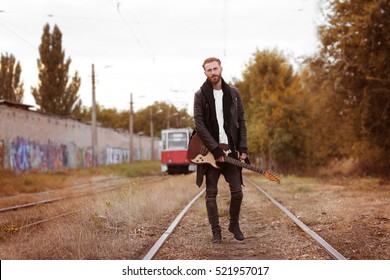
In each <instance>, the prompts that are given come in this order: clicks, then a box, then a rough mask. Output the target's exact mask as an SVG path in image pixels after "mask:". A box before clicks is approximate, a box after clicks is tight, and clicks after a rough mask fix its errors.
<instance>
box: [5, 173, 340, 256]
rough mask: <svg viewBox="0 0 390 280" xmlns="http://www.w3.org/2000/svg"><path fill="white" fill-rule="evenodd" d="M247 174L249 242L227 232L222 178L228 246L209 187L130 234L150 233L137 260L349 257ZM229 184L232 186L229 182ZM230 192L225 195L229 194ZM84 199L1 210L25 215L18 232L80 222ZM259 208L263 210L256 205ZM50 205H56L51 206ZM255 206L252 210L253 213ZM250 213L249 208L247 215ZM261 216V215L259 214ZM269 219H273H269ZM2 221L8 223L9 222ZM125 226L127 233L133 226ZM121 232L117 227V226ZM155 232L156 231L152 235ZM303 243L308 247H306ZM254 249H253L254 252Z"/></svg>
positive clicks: (225, 213)
mask: <svg viewBox="0 0 390 280" xmlns="http://www.w3.org/2000/svg"><path fill="white" fill-rule="evenodd" d="M167 177H168V180H167V181H164V180H165V179H162V178H161V177H158V178H149V179H146V180H145V181H142V182H141V181H140V182H139V183H140V184H141V185H140V187H141V188H143V186H146V184H148V183H149V184H151V183H152V182H154V181H157V182H156V183H157V184H160V185H166V184H168V183H169V184H173V185H177V183H178V182H179V181H176V180H177V179H175V178H172V177H170V176H167ZM184 178H185V179H184ZM244 178H245V181H246V185H247V187H246V188H244V197H245V198H244V205H243V211H244V213H243V215H241V217H242V218H241V221H242V223H241V227H242V229H243V232H244V234H245V236H246V240H245V241H244V242H238V241H235V240H234V239H233V237H232V236H231V234H230V233H227V230H226V228H227V224H226V223H227V220H228V211H227V210H226V209H227V208H228V200H229V199H230V195H229V194H228V195H226V193H227V192H228V187H227V184H226V183H224V182H222V186H221V188H220V196H221V197H222V198H223V199H222V202H219V206H220V208H221V209H220V214H221V215H220V216H221V218H222V221H221V226H223V228H224V229H225V230H224V231H223V242H222V244H219V245H221V246H222V247H219V245H215V244H212V243H211V242H210V240H211V233H210V229H209V225H208V222H207V219H206V218H205V216H206V214H205V212H204V211H205V207H204V201H202V200H201V199H199V198H201V197H203V194H204V191H205V189H204V188H203V189H202V190H201V191H200V192H197V194H196V195H195V197H193V198H192V200H191V198H189V197H191V196H188V195H187V197H188V198H187V199H189V200H191V202H190V203H188V204H187V205H186V206H185V207H184V209H183V210H182V211H181V212H180V213H179V215H178V216H177V217H176V218H175V219H172V218H171V219H170V218H169V217H167V218H166V219H165V220H164V223H161V224H160V225H159V226H156V224H153V225H152V229H148V228H143V229H142V228H140V231H138V230H137V231H134V234H131V233H130V234H129V237H130V238H137V236H140V237H141V236H144V237H143V239H141V240H140V241H138V242H139V243H138V244H140V248H144V249H142V251H141V250H140V251H139V253H135V252H134V251H133V252H132V250H134V248H131V247H129V253H130V252H132V253H131V255H132V256H133V257H134V258H135V259H144V260H150V259H197V258H200V259H224V258H228V259H242V258H245V259H301V258H302V259H312V255H311V254H313V252H314V254H315V255H314V259H330V258H333V259H339V260H342V259H346V258H345V257H344V256H342V255H341V254H340V253H338V252H337V251H336V250H335V249H334V248H333V247H332V246H331V245H330V244H328V243H327V242H326V241H325V240H323V239H322V238H321V237H320V236H319V235H318V234H316V233H315V232H314V231H312V230H311V229H310V228H309V227H307V226H306V225H304V224H303V223H302V222H301V221H300V220H299V219H298V218H297V217H295V216H294V215H293V214H292V213H291V212H290V211H288V210H287V209H286V208H285V207H284V206H282V204H281V203H279V202H277V201H276V200H275V199H273V198H272V197H271V196H270V195H269V194H268V193H267V192H265V191H264V189H263V188H261V187H260V186H259V185H258V184H256V182H254V181H253V180H251V179H249V178H246V176H245V177H244ZM255 178H256V177H255ZM180 182H181V183H179V184H183V185H186V184H190V185H188V186H186V188H188V187H191V188H193V187H195V186H194V185H191V184H193V178H191V177H188V176H187V177H182V179H180ZM187 182H189V183H187ZM190 182H192V183H190ZM125 183H126V182H125ZM142 184H144V185H142ZM223 184H226V185H225V186H224V185H223ZM121 187H123V184H122V185H121V184H119V185H118V186H115V187H114V186H109V187H107V185H106V187H101V188H99V189H96V186H95V187H94V188H92V189H94V192H93V193H92V192H90V193H89V195H92V194H97V193H100V192H103V191H110V190H116V189H120V188H121ZM80 189H82V187H80ZM90 190H91V189H90ZM195 192H196V187H195V189H192V191H191V193H193V195H194V194H195ZM224 192H225V195H224V194H223V193H224ZM131 193H132V192H130V194H131ZM83 197H86V195H84V196H82V198H81V199H84V198H83ZM72 198H75V197H68V198H65V199H68V200H72ZM85 199H86V200H83V201H85V202H87V203H89V201H90V200H89V197H86V198H85ZM55 201H58V198H57V200H55V199H53V202H55ZM265 201H267V202H265ZM83 203H84V202H82V203H80V202H77V203H76V204H75V205H77V206H78V207H74V206H70V207H68V208H67V209H66V211H65V210H64V209H62V210H60V211H58V209H56V210H55V211H54V210H53V211H52V210H50V211H47V210H44V211H40V210H39V209H41V208H42V207H36V206H39V205H41V206H43V205H51V204H55V203H50V202H47V203H46V202H44V201H41V203H38V204H36V205H35V206H28V207H27V206H26V207H25V206H24V207H21V208H17V207H16V208H15V209H9V210H7V211H3V212H2V213H0V219H1V218H2V217H7V215H5V214H12V215H15V216H16V215H18V217H25V218H20V220H18V221H19V222H18V223H16V225H17V226H15V227H13V228H11V229H10V230H12V229H16V230H17V231H19V230H22V229H26V228H30V227H34V226H37V225H39V224H42V223H48V222H50V221H53V220H56V219H60V218H63V217H66V216H71V215H72V214H75V216H73V218H72V219H76V220H78V219H79V215H76V214H77V212H79V211H81V210H83V209H79V208H82V207H80V205H81V206H83ZM245 203H247V205H245ZM271 204H272V205H275V206H273V207H274V208H275V209H276V210H275V209H274V210H272V209H270V208H272V207H271V206H270V205H271ZM182 205H183V204H182ZM259 205H260V206H259ZM45 207H46V206H45ZM254 207H257V208H255V209H253V208H254ZM8 208H9V207H8ZM25 208H29V209H35V208H36V211H35V210H34V211H33V212H32V213H33V214H34V213H38V215H37V216H36V218H31V219H30V217H28V218H27V217H26V214H25V212H24V211H22V210H23V209H25ZM53 208H56V207H53ZM278 208H279V209H278ZM48 209H51V207H50V208H48ZM176 209H177V208H176ZM249 210H250V211H251V212H248V211H249ZM245 211H247V212H246V213H245ZM19 212H20V213H19ZM265 212H266V213H265ZM28 213H30V212H28ZM42 213H44V214H42ZM199 214H200V215H199ZM2 215H3V216H2ZM12 215H11V216H12ZM259 215H260V217H257V216H259ZM8 216H10V215H8ZM195 216H196V217H195ZM38 217H39V218H38ZM194 217H195V219H194ZM199 217H200V218H199ZM281 217H284V218H281ZM98 218H99V217H98ZM18 219H19V218H18ZM266 219H269V220H268V221H265V220H266ZM11 220H12V219H11ZM169 220H170V221H172V220H174V222H173V223H172V224H170V226H169V227H166V225H167V224H168V223H169ZM13 221H15V219H13ZM21 221H23V222H21ZM97 222H99V221H97ZM224 223H225V224H224ZM262 223H264V225H262ZM293 223H295V224H293ZM1 224H2V225H3V224H4V223H1ZM13 224H15V223H13ZM60 224H61V223H60ZM2 225H0V226H2ZM164 225H165V226H164ZM45 228H47V227H45ZM3 229H4V228H3ZM16 230H15V231H16ZM119 230H121V229H119ZM125 230H126V231H127V229H125ZM27 232H30V231H27ZM115 232H117V231H116V230H115ZM143 232H144V233H145V234H147V235H143V234H144V233H143ZM157 232H160V234H161V233H162V235H161V237H160V238H158V237H159V236H160V235H159V234H157V235H156V233H157ZM149 233H150V234H151V235H149ZM180 234H181V236H180ZM208 234H209V235H208ZM225 234H226V235H225ZM286 235H289V236H288V238H289V239H291V240H292V241H291V242H290V243H288V244H287V242H286V244H287V245H285V246H284V247H282V246H281V245H280V242H279V240H280V238H281V236H282V238H283V236H286ZM113 237H114V236H113ZM183 237H184V238H183ZM157 238H158V240H157ZM142 240H143V241H142ZM156 240H157V241H156ZM131 242H137V241H135V240H134V241H131ZM142 242H144V243H142ZM301 243H302V244H303V245H301ZM142 244H143V245H142ZM137 246H138V245H137ZM252 247H253V248H255V249H256V251H254V249H253V248H252ZM274 247H275V248H276V249H275V248H274ZM296 247H301V248H303V249H301V250H302V251H304V250H308V251H309V252H308V253H305V254H304V255H302V254H301V255H299V253H295V255H294V254H292V253H291V252H293V251H294V250H297V248H296ZM317 247H318V248H317ZM177 248H180V250H177ZM193 248H197V249H198V248H204V252H201V253H200V254H198V255H197V253H196V252H195V254H194V253H193V252H192V251H191V250H193ZM313 248H314V249H313ZM202 250H203V249H202ZM272 250H275V251H276V253H274V252H273V251H272ZM178 251H179V252H178ZM210 251H211V254H210ZM251 251H253V252H252V253H251ZM288 251H291V252H288ZM178 253H179V255H178ZM186 253H188V255H185V254H186ZM289 253H290V255H289ZM138 254H139V255H138ZM183 254H184V255H183ZM243 254H244V255H243ZM291 254H292V255H291ZM137 256H138V257H137ZM113 259H115V257H113Z"/></svg>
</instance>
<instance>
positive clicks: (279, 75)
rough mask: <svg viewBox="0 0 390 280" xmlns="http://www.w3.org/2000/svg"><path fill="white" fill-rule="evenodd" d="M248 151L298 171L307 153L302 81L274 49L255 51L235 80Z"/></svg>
mask: <svg viewBox="0 0 390 280" xmlns="http://www.w3.org/2000/svg"><path fill="white" fill-rule="evenodd" d="M236 86H237V87H238V89H239V90H240V93H241V96H242V100H243V104H244V107H245V116H246V119H247V130H248V142H249V149H250V152H251V153H255V154H258V155H259V156H260V157H261V158H262V159H264V161H265V164H266V165H267V166H272V165H276V166H278V168H279V169H280V170H282V171H283V172H289V171H293V170H298V169H299V168H300V167H301V166H300V165H302V164H303V163H304V160H305V158H306V157H307V155H306V149H305V147H306V145H305V142H306V135H305V133H306V131H307V116H306V112H307V103H306V99H305V95H306V92H305V91H304V90H303V88H302V84H301V80H300V77H299V76H298V75H296V74H295V73H294V72H293V69H292V66H291V65H290V64H289V63H288V62H287V59H286V58H285V57H284V56H283V55H282V54H281V53H279V52H277V51H276V50H274V51H268V50H266V51H262V52H260V51H257V52H256V53H255V54H254V55H253V57H252V59H251V60H250V62H249V63H248V64H247V66H246V69H245V70H244V72H243V80H242V81H237V82H236Z"/></svg>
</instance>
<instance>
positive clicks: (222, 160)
mask: <svg viewBox="0 0 390 280" xmlns="http://www.w3.org/2000/svg"><path fill="white" fill-rule="evenodd" d="M215 161H217V162H225V157H224V156H222V157H219V158H217V159H216V160H215Z"/></svg>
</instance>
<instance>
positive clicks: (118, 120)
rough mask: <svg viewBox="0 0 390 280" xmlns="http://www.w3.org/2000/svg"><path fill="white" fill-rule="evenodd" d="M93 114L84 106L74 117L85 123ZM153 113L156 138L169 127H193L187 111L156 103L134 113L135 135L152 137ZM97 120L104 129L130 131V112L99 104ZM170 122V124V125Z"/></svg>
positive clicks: (75, 112) (163, 103) (76, 111)
mask: <svg viewBox="0 0 390 280" xmlns="http://www.w3.org/2000/svg"><path fill="white" fill-rule="evenodd" d="M91 112H92V109H91V108H87V107H84V106H83V107H81V108H78V109H77V110H75V111H74V113H73V117H75V118H76V119H79V120H81V121H84V122H90V121H91V119H92V117H91V116H92V113H91ZM151 113H152V118H153V129H154V136H155V137H160V136H161V130H162V129H165V128H167V127H168V126H169V127H171V128H177V127H193V120H192V117H191V116H190V115H189V114H188V113H187V110H186V109H177V108H176V107H175V106H173V105H170V104H167V103H165V102H155V103H154V104H152V105H149V106H148V107H146V108H143V109H140V110H138V111H137V112H135V113H134V123H133V125H134V133H139V132H142V133H143V135H148V136H150V117H151ZM96 119H97V122H98V123H99V124H100V125H101V126H102V127H107V128H113V129H118V128H120V129H124V130H127V131H128V130H129V120H130V113H129V110H125V111H118V110H117V109H115V108H104V107H102V106H100V105H99V104H97V105H96ZM168 121H169V122H170V123H169V125H168Z"/></svg>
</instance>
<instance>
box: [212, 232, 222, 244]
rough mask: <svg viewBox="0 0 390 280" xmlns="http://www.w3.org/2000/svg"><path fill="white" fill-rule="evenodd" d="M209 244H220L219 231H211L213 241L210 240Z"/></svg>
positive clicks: (220, 236)
mask: <svg viewBox="0 0 390 280" xmlns="http://www.w3.org/2000/svg"><path fill="white" fill-rule="evenodd" d="M211 242H213V243H215V244H220V243H221V242H222V235H221V231H220V230H217V231H213V239H211Z"/></svg>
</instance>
